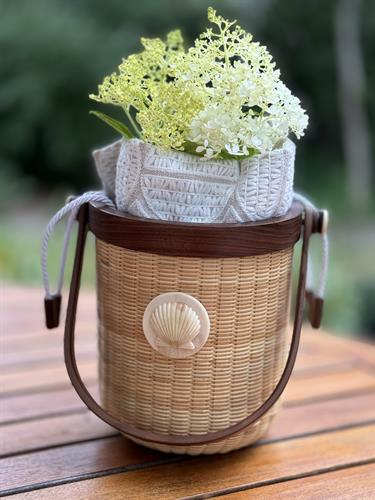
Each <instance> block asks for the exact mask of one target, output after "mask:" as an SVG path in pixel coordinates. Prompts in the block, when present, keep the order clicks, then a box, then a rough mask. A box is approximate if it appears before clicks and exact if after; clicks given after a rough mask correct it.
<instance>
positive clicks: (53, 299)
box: [41, 191, 329, 328]
mask: <svg viewBox="0 0 375 500" xmlns="http://www.w3.org/2000/svg"><path fill="white" fill-rule="evenodd" d="M294 199H295V200H296V201H299V202H300V203H301V204H302V205H303V206H304V207H311V208H313V209H314V210H316V207H315V206H314V205H313V204H312V203H311V201H310V200H309V199H308V198H306V197H305V196H302V195H300V194H297V193H295V194H294ZM88 202H96V203H101V204H103V205H106V206H109V207H110V208H115V205H114V203H113V201H112V200H111V199H110V198H109V197H108V196H107V195H106V194H105V193H104V192H102V191H89V192H87V193H84V194H83V195H81V196H78V197H77V198H74V199H73V200H71V201H69V202H68V203H67V204H66V205H65V206H64V207H62V208H61V209H60V210H59V211H58V212H57V213H56V214H55V215H54V216H53V217H52V219H51V220H50V221H49V223H48V224H47V226H46V228H45V231H44V235H43V240H42V248H41V269H42V277H43V285H44V291H45V299H44V303H45V313H46V324H47V328H55V327H56V326H58V323H59V315H60V306H61V291H62V287H63V283H64V271H65V265H66V258H67V254H68V247H69V242H70V237H71V234H72V229H73V225H74V222H75V220H76V216H77V213H78V210H79V208H80V207H81V206H82V205H84V204H85V203H88ZM323 214H324V215H323V217H324V220H323V222H322V226H323V228H322V232H321V239H322V245H321V252H322V254H321V267H320V274H319V278H318V280H317V287H316V291H315V292H314V291H313V290H314V286H313V281H314V279H313V278H314V273H313V269H312V259H311V256H310V255H309V256H308V266H307V280H306V281H307V284H306V289H307V292H308V293H309V294H310V296H314V297H316V298H317V299H318V300H319V301H320V302H321V303H322V302H323V299H324V293H325V288H326V281H327V273H328V252H329V245H328V236H327V224H328V212H325V211H324V212H323ZM67 215H68V220H67V224H66V229H65V235H64V241H63V249H62V253H61V258H60V270H59V275H58V279H57V289H56V292H55V293H52V292H51V288H50V280H49V274H48V243H49V240H50V237H51V235H52V232H53V230H54V228H55V226H56V225H57V224H58V223H59V222H60V221H61V220H62V219H63V218H64V217H65V216H67ZM321 307H322V306H321ZM320 316H321V314H320Z"/></svg>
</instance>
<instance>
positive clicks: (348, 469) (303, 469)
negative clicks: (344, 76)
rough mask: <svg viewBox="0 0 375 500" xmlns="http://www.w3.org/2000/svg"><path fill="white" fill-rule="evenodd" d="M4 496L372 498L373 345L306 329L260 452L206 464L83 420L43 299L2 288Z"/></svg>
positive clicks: (89, 299)
mask: <svg viewBox="0 0 375 500" xmlns="http://www.w3.org/2000/svg"><path fill="white" fill-rule="evenodd" d="M1 295H2V299H1V300H2V319H1V333H2V342H3V344H2V355H1V374H2V375H1V376H2V378H1V380H2V383H1V386H2V398H1V415H0V419H1V432H2V438H1V460H0V471H1V487H0V489H1V491H0V495H1V494H2V495H7V494H8V495H14V498H26V499H38V500H43V499H53V500H58V499H68V500H71V499H72V500H77V499H111V500H112V499H120V498H121V499H133V498H137V499H155V498H156V499H163V500H164V499H169V498H173V499H174V498H195V499H197V498H212V497H216V496H225V497H226V498H230V499H237V498H241V499H242V498H261V499H272V498H278V499H279V498H287V499H291V498H297V499H304V500H305V499H309V498H313V499H317V498H318V499H333V498H338V499H340V500H341V499H346V498H347V499H354V498H360V499H367V498H368V499H370V498H372V499H373V498H375V474H374V472H375V467H374V461H375V459H374V457H375V433H374V425H373V424H374V420H375V411H374V410H375V400H374V387H375V374H374V370H373V368H374V365H375V353H374V351H375V350H374V347H371V346H369V345H366V344H362V343H359V342H354V341H349V340H343V339H340V338H337V337H334V336H332V335H328V334H326V333H319V332H314V331H311V330H309V329H308V328H307V327H306V328H305V331H304V333H303V341H302V346H301V350H300V355H299V359H298V362H297V366H296V369H295V373H294V375H293V379H292V381H291V383H290V384H289V387H288V389H287V391H286V397H285V405H284V408H283V410H282V411H281V413H280V414H279V416H278V417H277V418H276V419H275V421H274V423H273V425H272V428H271V430H270V432H269V433H268V434H267V436H265V437H264V439H262V441H260V442H258V443H257V444H256V445H255V446H253V447H250V448H247V449H244V450H240V451H237V452H232V453H230V454H227V455H221V456H220V455H219V456H213V457H212V456H211V457H197V458H191V457H181V456H174V455H164V454H161V453H157V452H153V451H149V450H147V449H146V448H142V447H140V446H137V445H135V444H132V443H131V442H130V441H128V440H127V439H125V438H123V437H122V436H120V435H119V434H118V433H117V432H116V431H114V430H113V429H111V428H110V427H108V426H107V425H105V424H103V423H102V422H101V421H99V420H98V419H97V418H96V417H95V416H94V415H92V414H90V413H89V412H88V411H87V410H86V408H85V407H84V406H83V404H82V403H81V402H80V401H79V399H78V397H77V396H76V395H75V393H74V391H73V389H72V387H71V385H70V383H69V380H68V377H67V375H66V372H65V367H64V365H63V360H62V328H61V327H60V328H59V329H58V330H54V331H46V330H45V329H44V327H43V318H42V293H41V291H40V290H27V289H20V288H11V287H7V288H6V289H5V287H4V286H3V288H2V292H1ZM94 325H95V306H94V297H93V294H92V293H83V295H82V298H81V300H80V315H79V328H78V330H79V332H80V333H79V336H78V350H79V362H80V366H81V371H82V372H83V374H84V378H85V380H86V382H87V383H88V384H89V385H90V387H91V388H92V389H93V390H94V391H95V384H96V369H97V366H96V347H95V340H94V339H95V333H94V331H95V327H94Z"/></svg>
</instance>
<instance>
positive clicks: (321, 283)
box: [294, 193, 329, 300]
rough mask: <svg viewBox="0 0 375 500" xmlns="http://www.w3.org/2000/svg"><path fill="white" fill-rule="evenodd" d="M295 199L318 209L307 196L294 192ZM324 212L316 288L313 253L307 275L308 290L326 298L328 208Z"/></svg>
mask: <svg viewBox="0 0 375 500" xmlns="http://www.w3.org/2000/svg"><path fill="white" fill-rule="evenodd" d="M294 199H295V200H296V201H299V202H300V203H302V205H303V206H304V207H310V208H312V209H314V210H317V208H316V207H315V205H314V204H313V203H311V201H310V200H309V199H308V198H306V197H305V196H303V195H301V194H298V193H294ZM322 212H323V218H324V220H323V222H322V232H321V233H320V237H321V263H320V272H319V277H318V279H317V286H316V288H315V291H314V292H313V290H314V271H313V262H312V259H311V254H310V253H309V255H308V263H307V277H306V290H307V291H308V292H311V293H313V294H314V295H315V296H316V297H317V298H319V299H322V300H323V299H324V294H325V290H326V284H327V275H328V260H329V241H328V234H327V228H328V212H327V211H326V210H324V211H322Z"/></svg>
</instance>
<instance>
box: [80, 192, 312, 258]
mask: <svg viewBox="0 0 375 500" xmlns="http://www.w3.org/2000/svg"><path fill="white" fill-rule="evenodd" d="M303 211H304V209H303V206H302V205H301V204H300V203H298V202H295V203H293V205H292V207H291V209H290V210H289V212H288V213H287V214H286V215H284V216H283V217H277V218H273V219H269V220H266V221H258V222H242V223H233V224H232V223H231V224H198V223H187V222H186V223H180V222H168V221H158V220H152V219H144V218H141V217H135V216H132V215H129V214H125V213H122V212H117V211H116V210H112V209H110V208H108V207H100V206H99V205H97V204H94V203H90V204H89V206H88V214H87V217H88V228H89V230H90V231H91V232H92V233H93V234H94V235H95V236H96V237H97V238H98V239H100V240H102V241H105V242H106V243H110V244H111V245H115V246H118V247H122V248H127V249H128V250H135V251H137V252H148V253H154V254H159V255H160V254H161V255H169V256H174V257H206V258H208V257H211V258H215V257H216V258H225V257H244V256H250V255H261V254H266V253H270V252H277V251H279V250H284V249H285V248H290V247H291V246H293V245H294V244H295V243H296V242H297V241H298V240H299V238H300V234H301V226H302V217H303Z"/></svg>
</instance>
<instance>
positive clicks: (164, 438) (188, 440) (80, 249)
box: [64, 205, 316, 446]
mask: <svg viewBox="0 0 375 500" xmlns="http://www.w3.org/2000/svg"><path fill="white" fill-rule="evenodd" d="M315 216H316V212H314V211H313V210H312V209H309V208H307V209H306V211H305V218H304V231H303V245H302V254H301V262H300V274H299V280H298V288H297V301H296V310H295V318H294V327H293V336H292V342H291V346H290V351H289V355H288V359H287V362H286V365H285V368H284V371H283V373H282V375H281V378H280V380H279V382H278V384H277V385H276V387H275V389H274V390H273V392H272V394H271V395H270V396H269V398H268V399H267V400H266V401H265V402H264V403H263V404H262V405H261V406H259V407H258V408H257V409H256V410H255V411H254V412H253V413H252V414H251V415H249V416H247V417H246V418H244V419H243V420H241V421H240V422H238V423H236V424H234V425H231V426H230V427H227V428H226V429H222V430H220V431H215V432H209V433H207V434H204V435H190V436H179V435H165V434H159V433H155V432H151V431H146V430H142V429H138V428H137V427H135V426H133V425H131V424H128V423H126V422H122V421H120V420H118V419H117V418H115V417H113V416H112V415H110V414H109V413H108V412H107V411H106V410H104V409H103V408H102V407H101V406H100V405H99V404H98V403H97V402H96V401H95V400H94V399H93V397H92V396H91V394H90V393H89V392H88V390H87V388H86V386H85V384H84V382H83V381H82V378H81V376H80V374H79V371H78V368H77V362H76V356H75V347H74V332H75V322H76V312H77V301H78V295H79V287H80V279H81V270H82V261H83V255H84V246H85V241H86V236H87V230H88V226H87V220H88V206H87V205H83V206H82V207H81V209H80V212H79V215H78V222H79V228H78V237H77V246H76V254H75V260H74V268H73V274H72V280H71V286H70V294H69V302H68V308H67V317H66V324H65V336H64V354H65V364H66V368H67V371H68V374H69V377H70V380H71V382H72V384H73V387H74V388H75V390H76V391H77V393H78V395H79V397H80V398H81V399H82V401H83V402H84V403H85V404H86V406H87V407H88V408H89V409H90V410H91V411H92V412H93V413H95V414H96V415H97V416H98V417H99V418H101V419H102V420H103V421H104V422H106V423H107V424H109V425H111V426H112V427H114V428H116V429H118V430H119V431H120V432H122V433H123V434H126V435H128V436H130V437H132V438H135V439H139V440H143V441H148V442H153V443H159V444H166V445H173V446H186V445H201V444H207V443H211V442H213V441H218V440H220V439H225V438H228V437H229V436H231V435H232V434H235V433H237V432H240V431H243V430H244V429H245V428H246V427H248V426H249V425H251V424H253V423H254V422H256V421H258V420H259V419H260V418H261V417H262V416H263V415H264V414H265V413H266V412H267V411H268V410H269V409H270V408H271V407H272V406H273V405H274V404H275V403H276V401H277V400H278V399H279V397H280V396H281V394H282V392H283V391H284V389H285V386H286V384H287V383H288V380H289V378H290V375H291V373H292V370H293V367H294V363H295V360H296V356H297V351H298V346H299V340H300V335H301V327H302V320H303V309H304V294H305V286H306V271H307V255H308V246H309V239H310V235H311V234H312V232H313V231H314V220H315Z"/></svg>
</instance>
